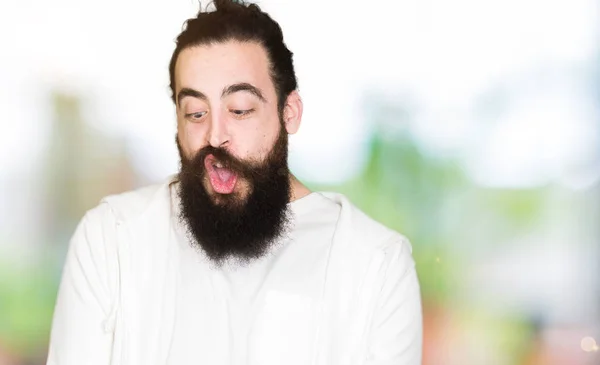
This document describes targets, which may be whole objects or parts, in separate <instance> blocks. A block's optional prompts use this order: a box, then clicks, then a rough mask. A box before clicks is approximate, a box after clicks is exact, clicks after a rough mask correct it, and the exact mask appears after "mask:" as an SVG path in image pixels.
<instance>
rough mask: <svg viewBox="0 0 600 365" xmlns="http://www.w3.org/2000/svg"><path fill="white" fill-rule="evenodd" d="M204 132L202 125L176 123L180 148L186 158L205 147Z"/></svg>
mask: <svg viewBox="0 0 600 365" xmlns="http://www.w3.org/2000/svg"><path fill="white" fill-rule="evenodd" d="M205 134H206V132H205V131H204V128H203V125H202V124H200V123H198V124H196V123H185V122H183V123H178V125H177V136H178V137H179V142H180V143H181V147H182V148H183V150H184V152H185V153H186V155H188V157H190V155H192V154H195V153H196V152H197V151H198V150H200V149H201V148H202V147H204V146H205V144H206V143H205V142H204V141H206V138H205Z"/></svg>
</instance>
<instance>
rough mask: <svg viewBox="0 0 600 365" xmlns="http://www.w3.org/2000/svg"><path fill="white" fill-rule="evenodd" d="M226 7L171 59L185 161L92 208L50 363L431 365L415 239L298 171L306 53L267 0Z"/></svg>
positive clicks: (69, 274) (206, 18)
mask: <svg viewBox="0 0 600 365" xmlns="http://www.w3.org/2000/svg"><path fill="white" fill-rule="evenodd" d="M215 9H216V10H215V11H212V12H203V11H200V13H199V14H198V16H197V17H196V18H193V19H190V20H188V21H187V26H186V28H185V30H184V31H183V32H182V33H181V34H180V35H179V37H178V38H177V45H176V49H175V51H174V53H173V57H172V60H171V63H170V68H169V71H170V82H171V85H170V86H171V90H172V93H173V102H174V103H175V106H176V112H177V136H176V143H177V146H178V148H179V153H180V157H181V169H180V172H179V174H177V176H175V177H173V178H171V179H169V180H168V181H167V182H165V183H164V184H160V185H157V186H151V187H146V188H143V189H140V190H137V191H133V192H128V193H124V194H120V195H115V196H110V197H107V198H105V199H103V201H102V202H101V203H100V205H98V206H97V207H95V208H94V209H92V210H90V211H89V212H88V213H87V214H86V215H85V217H84V218H83V219H82V221H81V222H80V224H79V226H78V228H77V230H76V232H75V234H74V236H73V239H72V241H71V243H70V248H69V253H68V256H67V260H66V264H65V268H64V272H63V277H62V281H61V285H60V290H59V295H58V299H57V303H56V309H55V314H54V322H53V328H52V335H51V343H50V350H49V359H48V364H61V365H62V364H74V365H75V364H76V365H81V364H140V365H142V364H143V365H151V364H211V365H216V364H257V365H258V364H260V365H269V364H273V365H275V364H277V365H281V364H286V365H292V364H303V365H306V364H322V365H325V364H327V365H335V364H398V365H417V364H419V363H420V358H421V335H422V333H421V332H422V325H421V306H420V294H419V285H418V280H417V276H416V272H415V268H414V262H413V259H412V256H411V247H410V244H409V242H408V241H407V239H405V238H404V237H403V236H402V235H400V234H398V233H396V232H393V231H391V230H389V229H387V228H385V227H383V226H382V225H380V224H378V223H376V222H375V221H373V220H371V219H370V218H368V217H367V216H365V215H364V214H363V213H361V212H360V211H359V210H358V209H357V208H355V207H354V206H353V205H352V204H351V203H350V202H349V201H348V200H347V199H346V198H345V197H344V196H342V195H340V194H333V193H318V192H311V191H310V190H309V189H308V188H307V187H305V186H304V185H303V184H302V183H301V182H300V181H298V180H297V179H296V178H295V177H294V176H293V175H292V174H291V173H290V172H289V170H288V165H287V137H288V134H293V133H295V132H296V131H297V130H298V127H299V125H300V121H301V118H302V101H301V99H300V96H299V95H298V92H297V90H296V89H297V85H296V77H295V73H294V67H293V63H292V53H291V52H290V51H289V50H288V49H287V47H286V46H285V44H284V42H283V36H282V32H281V29H280V27H279V25H278V24H277V23H276V22H275V21H273V20H272V19H271V18H270V17H269V16H268V15H267V14H266V13H264V12H262V11H261V10H260V9H259V7H258V6H256V5H247V4H241V3H236V2H233V1H231V0H220V1H215ZM323 122H326V121H323Z"/></svg>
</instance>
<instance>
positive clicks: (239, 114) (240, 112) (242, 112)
mask: <svg viewBox="0 0 600 365" xmlns="http://www.w3.org/2000/svg"><path fill="white" fill-rule="evenodd" d="M253 111H254V109H245V110H244V109H231V110H230V112H231V113H232V114H233V115H234V116H235V117H238V118H239V117H245V116H248V115H249V114H250V113H252V112H253Z"/></svg>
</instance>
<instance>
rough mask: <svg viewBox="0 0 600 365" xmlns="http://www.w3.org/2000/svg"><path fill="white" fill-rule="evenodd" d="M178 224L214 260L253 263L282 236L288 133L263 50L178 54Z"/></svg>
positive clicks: (248, 46)
mask: <svg viewBox="0 0 600 365" xmlns="http://www.w3.org/2000/svg"><path fill="white" fill-rule="evenodd" d="M175 70H176V72H175V77H176V87H177V89H176V95H177V119H178V123H177V146H178V148H179V153H180V157H181V162H182V164H181V171H180V174H179V175H180V182H181V185H180V192H179V195H180V199H181V217H180V218H181V219H182V221H183V223H184V224H185V225H186V226H187V228H188V232H189V233H190V235H191V236H192V237H193V238H194V239H195V241H196V243H197V244H198V245H199V246H200V247H202V248H203V250H204V252H205V253H206V254H207V255H208V256H209V258H211V259H212V260H213V261H214V262H217V263H221V262H223V261H224V260H226V259H228V258H236V259H238V260H241V261H243V262H247V261H249V260H250V259H254V258H258V257H260V256H262V255H263V254H265V253H266V252H267V250H268V248H269V247H270V246H271V245H272V244H273V243H275V241H276V240H277V239H278V238H279V237H281V235H282V234H284V233H285V231H286V228H287V223H288V208H287V203H288V201H289V196H290V181H289V171H288V167H287V132H286V129H285V128H284V127H283V123H282V121H281V119H280V115H279V113H278V110H277V97H276V93H275V89H274V86H273V84H272V81H271V78H270V75H269V63H268V59H267V56H266V53H265V51H264V50H263V48H262V47H261V46H259V45H257V44H254V43H238V42H228V43H221V44H215V45H210V46H198V47H194V48H189V49H186V50H184V51H182V52H181V54H180V55H179V58H178V60H177V65H176V68H175Z"/></svg>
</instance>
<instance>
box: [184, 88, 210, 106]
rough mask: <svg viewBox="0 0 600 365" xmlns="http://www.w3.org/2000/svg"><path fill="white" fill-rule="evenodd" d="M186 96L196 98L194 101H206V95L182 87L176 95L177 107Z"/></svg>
mask: <svg viewBox="0 0 600 365" xmlns="http://www.w3.org/2000/svg"><path fill="white" fill-rule="evenodd" d="M186 96H191V97H192V98H196V99H200V100H204V101H206V100H208V98H207V97H206V95H204V94H203V93H201V92H200V91H198V90H194V89H191V88H189V87H184V88H182V89H181V90H179V92H178V93H177V105H181V99H183V98H185V97H186Z"/></svg>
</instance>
